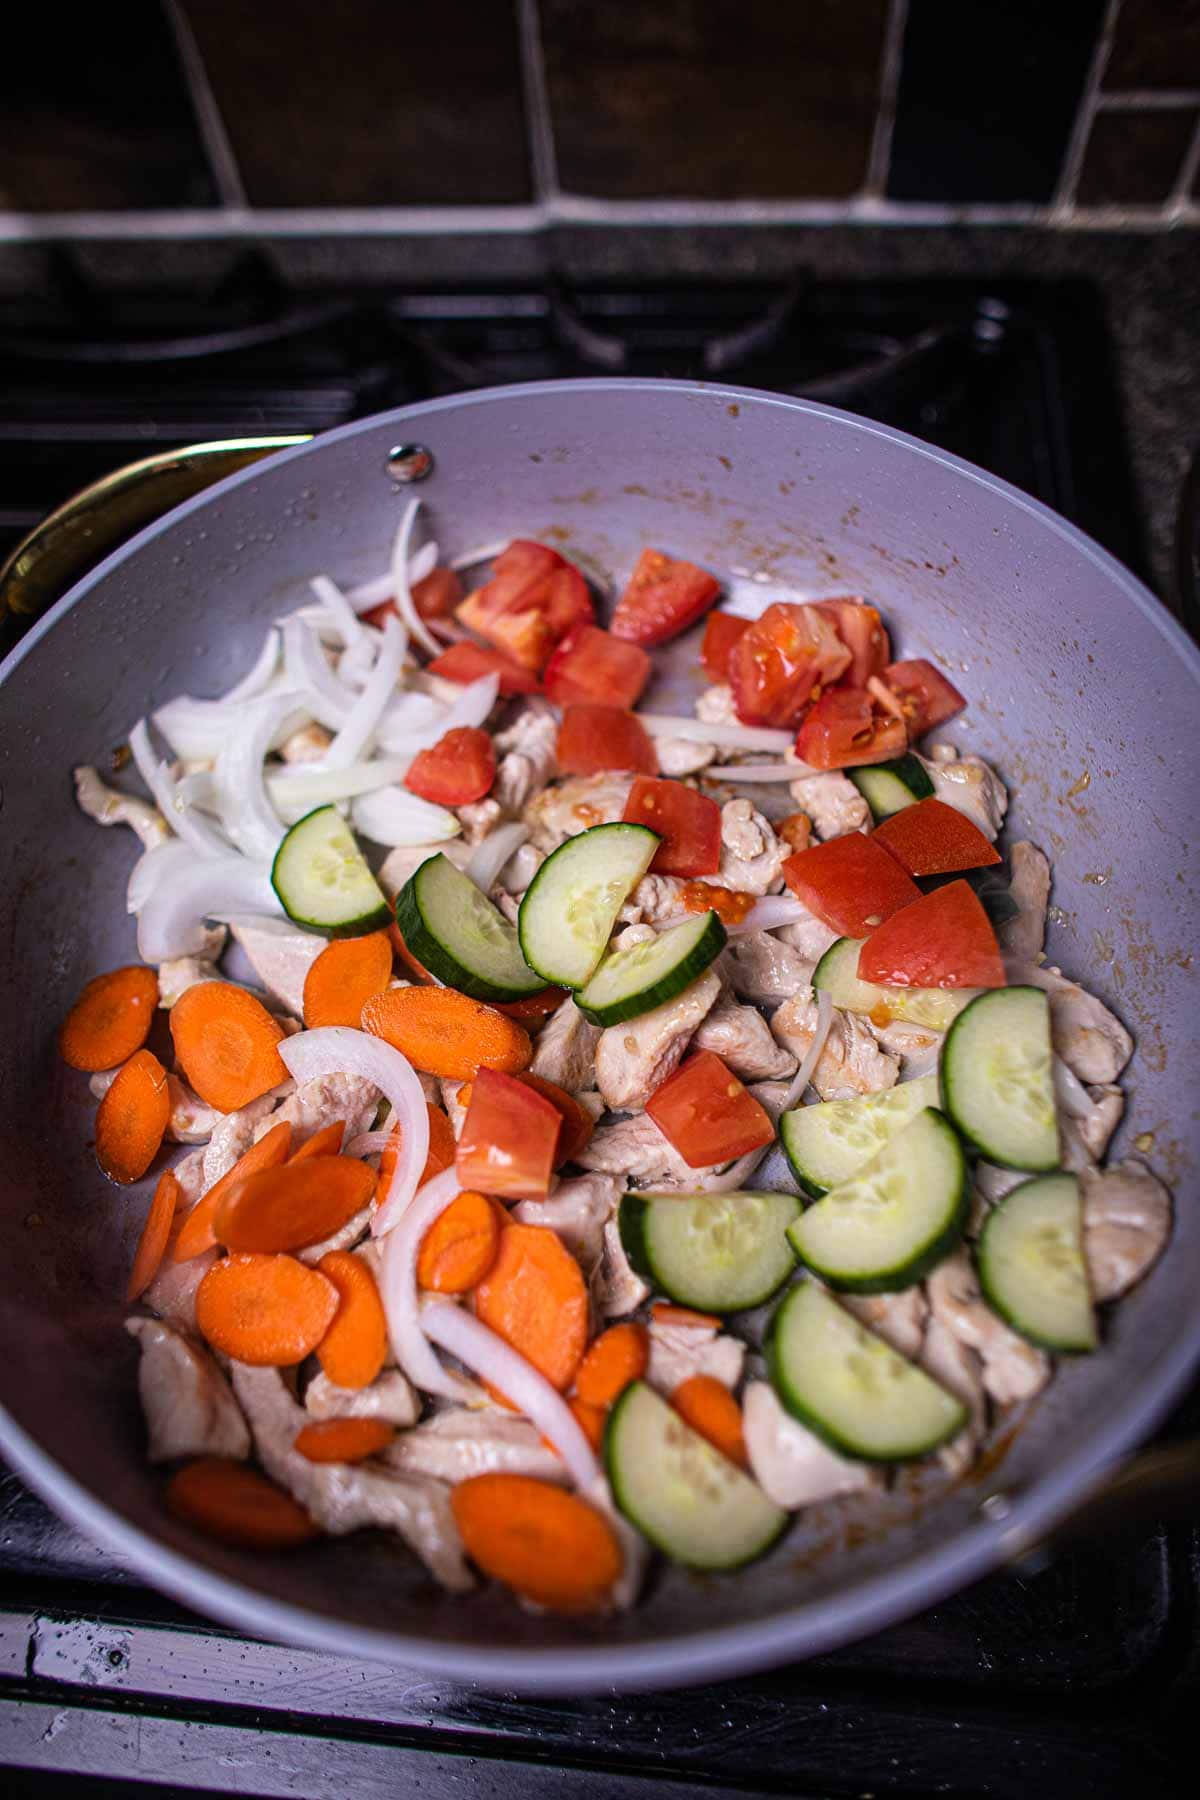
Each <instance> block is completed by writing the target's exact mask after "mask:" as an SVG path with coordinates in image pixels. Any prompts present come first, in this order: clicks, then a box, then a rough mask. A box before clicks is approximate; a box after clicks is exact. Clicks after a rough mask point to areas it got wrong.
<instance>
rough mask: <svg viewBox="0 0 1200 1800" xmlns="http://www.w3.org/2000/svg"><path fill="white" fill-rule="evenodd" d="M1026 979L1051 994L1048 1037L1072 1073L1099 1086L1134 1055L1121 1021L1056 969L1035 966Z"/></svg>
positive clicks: (1091, 995) (1117, 1072)
mask: <svg viewBox="0 0 1200 1800" xmlns="http://www.w3.org/2000/svg"><path fill="white" fill-rule="evenodd" d="M1029 979H1031V980H1032V981H1033V982H1034V983H1035V985H1036V986H1038V987H1040V988H1042V989H1043V990H1044V991H1045V992H1046V993H1047V994H1048V995H1049V997H1050V1037H1051V1040H1052V1042H1053V1044H1054V1048H1055V1049H1056V1050H1057V1052H1058V1054H1059V1055H1060V1056H1061V1057H1062V1059H1063V1061H1064V1062H1065V1063H1066V1065H1067V1067H1068V1068H1069V1069H1070V1071H1071V1073H1072V1075H1076V1076H1078V1078H1079V1080H1080V1081H1085V1082H1095V1083H1096V1084H1097V1085H1098V1086H1104V1085H1107V1084H1108V1083H1110V1082H1114V1081H1115V1080H1116V1079H1117V1077H1118V1075H1119V1074H1120V1073H1121V1071H1122V1069H1123V1068H1124V1067H1125V1064H1126V1063H1127V1062H1128V1061H1129V1059H1130V1057H1131V1056H1132V1055H1133V1039H1132V1038H1131V1037H1130V1035H1129V1033H1128V1032H1127V1031H1126V1029H1125V1027H1124V1026H1123V1025H1122V1023H1121V1021H1120V1020H1119V1019H1118V1018H1117V1017H1116V1015H1115V1014H1114V1013H1111V1012H1110V1011H1109V1009H1108V1007H1107V1006H1105V1004H1104V1002H1103V1000H1098V999H1097V998H1096V996H1095V994H1089V993H1088V991H1087V989H1086V988H1082V987H1080V985H1079V983H1078V982H1077V981H1068V980H1067V978H1066V976H1065V975H1063V973H1062V972H1061V970H1059V969H1056V968H1053V967H1051V968H1045V969H1036V970H1034V971H1033V972H1032V974H1031V976H1030V977H1029Z"/></svg>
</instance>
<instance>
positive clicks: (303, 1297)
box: [196, 1253, 338, 1368]
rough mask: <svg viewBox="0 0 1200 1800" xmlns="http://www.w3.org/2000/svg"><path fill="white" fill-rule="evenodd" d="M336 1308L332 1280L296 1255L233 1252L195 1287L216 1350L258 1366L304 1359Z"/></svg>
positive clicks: (204, 1328) (201, 1321)
mask: <svg viewBox="0 0 1200 1800" xmlns="http://www.w3.org/2000/svg"><path fill="white" fill-rule="evenodd" d="M337 1308H338V1294H337V1289H336V1288H335V1287H334V1285H333V1283H332V1282H331V1281H327V1280H326V1278H325V1276H324V1275H322V1274H321V1273H320V1272H319V1271H318V1270H317V1269H307V1268H305V1266H304V1264H303V1263H302V1262H297V1261H296V1258H295V1257H294V1256H247V1255H243V1254H240V1253H235V1254H234V1255H232V1256H227V1257H225V1258H224V1259H223V1260H222V1261H221V1262H215V1263H214V1264H213V1266H212V1268H211V1269H210V1270H209V1271H208V1274H207V1275H206V1276H205V1277H204V1280H203V1281H202V1282H201V1283H200V1286H199V1287H198V1288H197V1289H196V1324H197V1326H198V1328H199V1330H200V1334H201V1336H202V1337H205V1338H207V1340H208V1342H209V1343H210V1344H211V1345H212V1347H213V1349H214V1350H220V1351H222V1352H223V1353H224V1354H225V1355H226V1356H232V1357H233V1358H234V1360H235V1361H236V1362H244V1363H251V1364H253V1365H254V1367H256V1368H283V1367H287V1366H290V1365H291V1364H292V1363H298V1362H303V1361H304V1358H305V1357H306V1356H309V1355H311V1354H312V1352H313V1351H314V1350H315V1349H316V1347H317V1345H318V1344H319V1343H320V1342H321V1339H322V1338H323V1337H324V1336H325V1333H326V1332H327V1331H328V1330H329V1327H330V1325H331V1324H332V1323H333V1318H334V1314H335V1313H336V1312H337Z"/></svg>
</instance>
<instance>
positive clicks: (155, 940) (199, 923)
mask: <svg viewBox="0 0 1200 1800" xmlns="http://www.w3.org/2000/svg"><path fill="white" fill-rule="evenodd" d="M164 848H166V846H164ZM282 911H283V908H282V907H281V906H280V904H279V897H278V895H277V894H276V892H275V890H274V888H273V887H272V886H271V869H270V865H269V864H267V863H253V862H248V861H247V860H246V858H245V857H242V856H221V857H201V858H199V859H198V858H197V857H196V856H195V854H194V852H193V853H192V854H191V855H190V856H189V859H188V861H187V862H186V863H185V862H183V861H182V859H180V860H179V861H178V862H176V863H172V864H171V865H170V866H169V867H167V866H166V865H165V864H164V866H163V870H162V873H161V875H160V876H159V878H158V879H157V880H156V881H155V883H154V885H153V887H152V888H151V890H150V892H149V894H148V895H147V897H146V899H145V900H144V901H143V903H142V907H141V911H140V913H139V915H138V934H137V941H138V955H139V956H140V957H141V959H142V961H143V962H147V963H164V962H171V961H173V960H174V959H175V958H176V957H177V956H198V955H199V954H200V952H201V951H202V950H203V949H204V948H205V946H206V944H207V941H208V931H207V929H206V927H205V923H204V921H205V920H206V919H211V918H213V917H215V915H216V914H217V913H252V914H259V913H265V914H267V915H268V916H271V915H274V916H278V915H279V914H281V913H282ZM426 1123H428V1121H426Z"/></svg>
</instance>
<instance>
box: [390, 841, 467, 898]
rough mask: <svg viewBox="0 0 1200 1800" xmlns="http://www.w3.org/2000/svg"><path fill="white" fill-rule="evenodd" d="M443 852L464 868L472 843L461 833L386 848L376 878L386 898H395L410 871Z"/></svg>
mask: <svg viewBox="0 0 1200 1800" xmlns="http://www.w3.org/2000/svg"><path fill="white" fill-rule="evenodd" d="M439 855H440V856H444V857H446V858H447V860H448V861H450V862H452V863H453V864H454V866H455V868H456V869H465V868H466V866H467V864H468V863H469V862H470V860H471V846H470V844H467V843H464V841H463V839H462V838H461V837H452V838H446V839H444V840H443V842H441V843H439V844H400V845H399V846H398V847H397V848H396V849H395V850H389V851H388V853H387V855H386V856H385V857H384V859H383V862H382V864H381V865H380V869H379V875H378V881H379V885H380V887H381V888H382V889H383V891H384V893H385V894H386V895H387V897H388V899H389V900H394V899H395V898H396V895H397V894H398V893H399V892H400V889H401V888H402V887H403V886H404V884H405V882H406V881H407V880H408V878H409V876H410V875H415V874H416V872H417V870H418V869H419V868H420V866H421V864H422V863H423V862H428V861H429V858H430V857H431V856H439Z"/></svg>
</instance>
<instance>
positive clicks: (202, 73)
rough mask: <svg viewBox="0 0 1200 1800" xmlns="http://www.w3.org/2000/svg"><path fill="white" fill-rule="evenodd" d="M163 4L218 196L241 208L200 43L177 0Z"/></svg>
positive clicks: (241, 190)
mask: <svg viewBox="0 0 1200 1800" xmlns="http://www.w3.org/2000/svg"><path fill="white" fill-rule="evenodd" d="M162 4H163V12H164V13H165V15H166V21H167V29H168V30H169V31H170V33H171V35H172V37H173V38H174V40H175V51H176V54H177V55H178V57H179V62H180V66H181V67H182V69H183V78H184V80H185V82H186V83H187V88H188V94H189V96H190V98H191V102H192V110H193V111H194V113H195V115H196V124H197V126H198V127H199V131H200V138H201V142H202V143H203V145H204V149H205V153H206V155H207V157H208V166H209V172H210V173H211V175H212V178H213V181H214V183H215V184H216V189H217V196H218V198H219V200H220V203H221V205H222V206H228V207H235V208H238V209H244V208H245V206H246V189H245V187H244V186H243V183H242V175H241V170H240V169H239V168H238V164H237V158H236V157H235V155H234V153H233V145H232V144H231V143H230V141H229V134H228V132H227V131H226V129H225V121H224V119H223V118H222V117H221V109H220V107H219V106H218V105H217V97H216V95H215V94H214V93H213V90H212V83H211V82H210V81H209V79H208V69H207V67H206V66H205V62H204V58H203V57H202V56H201V54H200V46H199V44H198V43H197V42H196V39H195V35H194V33H193V31H192V28H191V25H190V24H189V23H188V20H187V18H186V16H185V15H184V11H183V8H182V6H181V5H180V3H179V0H162Z"/></svg>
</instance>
